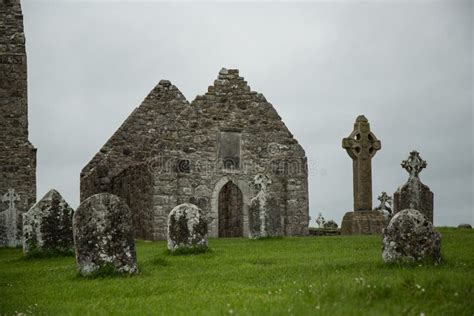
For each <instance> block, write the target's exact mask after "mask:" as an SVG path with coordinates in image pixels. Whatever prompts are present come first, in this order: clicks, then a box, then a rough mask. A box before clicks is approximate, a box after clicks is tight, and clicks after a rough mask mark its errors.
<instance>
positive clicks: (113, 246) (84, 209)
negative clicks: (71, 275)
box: [73, 193, 138, 276]
mask: <svg viewBox="0 0 474 316" xmlns="http://www.w3.org/2000/svg"><path fill="white" fill-rule="evenodd" d="M73 228H74V245H75V248H76V261H77V269H78V271H79V273H80V274H81V275H83V276H87V275H91V274H94V273H100V272H101V271H110V270H113V271H114V272H117V273H124V274H133V273H137V272H138V268H137V257H136V252H135V242H134V240H133V237H134V236H133V232H134V231H133V224H132V213H131V211H130V208H129V207H128V206H127V204H125V202H123V201H122V200H121V199H120V198H118V197H117V196H115V195H113V194H109V193H99V194H96V195H93V196H91V197H89V198H88V199H86V200H85V201H83V202H82V203H81V205H79V207H78V208H77V210H76V212H75V213H74V218H73Z"/></svg>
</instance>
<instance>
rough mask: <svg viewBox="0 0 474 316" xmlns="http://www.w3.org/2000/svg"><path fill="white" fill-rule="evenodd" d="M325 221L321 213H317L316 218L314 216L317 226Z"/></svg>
mask: <svg viewBox="0 0 474 316" xmlns="http://www.w3.org/2000/svg"><path fill="white" fill-rule="evenodd" d="M324 223H326V220H325V219H324V217H323V215H322V214H321V213H319V215H318V218H316V224H318V226H319V228H321V226H323V225H324Z"/></svg>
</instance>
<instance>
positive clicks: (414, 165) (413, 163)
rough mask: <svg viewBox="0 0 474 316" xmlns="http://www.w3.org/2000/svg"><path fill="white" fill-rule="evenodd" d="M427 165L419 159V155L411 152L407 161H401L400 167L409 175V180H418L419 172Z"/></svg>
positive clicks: (414, 151)
mask: <svg viewBox="0 0 474 316" xmlns="http://www.w3.org/2000/svg"><path fill="white" fill-rule="evenodd" d="M427 165H428V164H427V163H426V161H425V160H423V159H421V156H420V153H419V152H417V151H416V150H413V151H412V152H411V153H410V157H408V159H407V160H403V161H402V167H403V168H405V169H406V171H407V172H408V173H409V174H410V178H418V175H419V174H420V172H421V170H423V169H424V168H426V166H427Z"/></svg>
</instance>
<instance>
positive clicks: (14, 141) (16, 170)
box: [0, 0, 36, 246]
mask: <svg viewBox="0 0 474 316" xmlns="http://www.w3.org/2000/svg"><path fill="white" fill-rule="evenodd" d="M27 105H28V103H27V74H26V51H25V35H24V33H23V16H22V12H21V5H20V1H19V0H0V199H2V198H3V199H2V200H3V201H2V202H0V246H5V245H7V244H8V242H7V241H6V238H5V236H6V234H7V232H6V231H7V230H11V229H12V227H11V226H10V223H11V222H10V223H8V222H6V221H5V220H4V219H5V216H6V213H7V212H10V210H12V208H11V207H10V206H12V205H13V208H14V210H15V211H14V213H16V225H15V226H16V232H15V234H16V236H17V242H16V245H20V240H21V231H22V229H21V223H22V221H21V214H22V213H23V212H26V211H27V210H28V209H29V208H30V206H32V205H33V204H34V203H35V202H36V149H35V148H34V147H33V145H32V144H31V143H30V142H29V141H28V107H27ZM9 189H12V190H14V192H15V194H17V196H16V197H17V198H15V201H13V203H12V204H11V203H10V202H12V201H11V199H10V198H9V196H11V195H8V191H9ZM10 245H12V244H11V243H10Z"/></svg>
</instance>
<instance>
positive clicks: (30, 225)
mask: <svg viewBox="0 0 474 316" xmlns="http://www.w3.org/2000/svg"><path fill="white" fill-rule="evenodd" d="M73 213H74V211H73V209H72V208H71V207H70V206H69V205H68V204H67V203H66V201H65V200H64V199H63V197H62V196H61V194H59V192H58V191H56V190H50V191H49V192H48V193H46V195H45V196H44V197H43V198H42V199H41V200H40V201H39V202H37V203H36V204H35V205H33V206H32V207H31V208H30V209H29V211H28V212H26V213H23V252H24V253H25V254H31V253H33V252H40V253H41V252H43V253H46V252H54V253H68V252H72V251H73V249H74V241H73V235H72V215H73Z"/></svg>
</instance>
